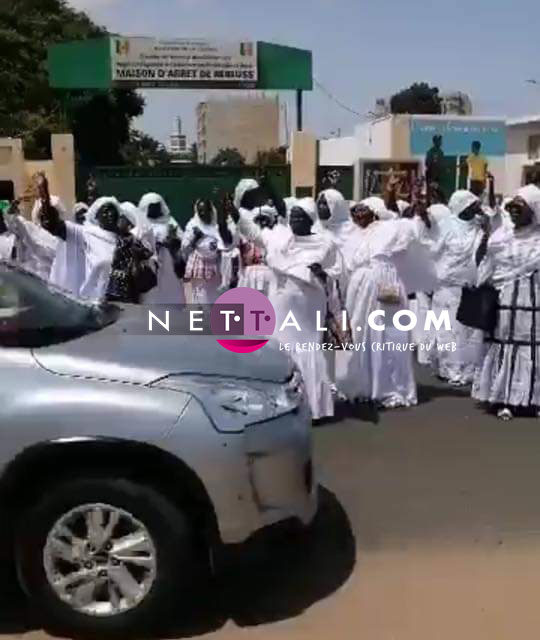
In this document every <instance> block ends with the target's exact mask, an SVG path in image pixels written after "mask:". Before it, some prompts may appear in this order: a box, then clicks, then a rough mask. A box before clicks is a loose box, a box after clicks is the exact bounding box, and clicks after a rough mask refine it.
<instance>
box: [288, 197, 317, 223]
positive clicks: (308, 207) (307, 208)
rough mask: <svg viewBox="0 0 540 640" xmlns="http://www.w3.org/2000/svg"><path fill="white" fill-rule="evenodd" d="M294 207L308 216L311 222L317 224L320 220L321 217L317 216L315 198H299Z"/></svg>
mask: <svg viewBox="0 0 540 640" xmlns="http://www.w3.org/2000/svg"><path fill="white" fill-rule="evenodd" d="M293 207H299V208H300V209H302V211H304V212H305V213H307V214H308V216H309V217H310V218H311V220H312V221H313V222H314V223H315V222H317V221H318V220H319V216H318V214H317V204H316V203H315V200H314V199H313V198H298V199H297V200H296V202H295V203H294V205H293Z"/></svg>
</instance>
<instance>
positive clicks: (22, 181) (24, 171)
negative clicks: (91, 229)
mask: <svg viewBox="0 0 540 640" xmlns="http://www.w3.org/2000/svg"><path fill="white" fill-rule="evenodd" d="M51 150H52V158H51V159H50V160H39V161H38V160H36V161H31V160H26V158H25V157H24V152H23V143H22V140H21V139H19V138H0V200H13V199H14V198H18V199H20V200H21V204H22V207H23V209H24V211H25V212H26V213H27V214H28V213H29V212H30V210H31V208H32V205H33V203H34V199H35V192H34V185H33V176H34V175H35V174H36V173H38V172H43V173H45V175H46V176H47V178H48V180H49V188H50V191H51V193H52V194H54V195H57V196H59V197H60V198H61V200H62V201H63V202H64V204H65V205H66V207H67V209H68V211H69V212H71V211H72V210H73V206H74V205H75V154H74V144H73V136H72V135H71V134H55V135H53V136H52V137H51Z"/></svg>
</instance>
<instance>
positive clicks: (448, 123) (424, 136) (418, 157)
mask: <svg viewBox="0 0 540 640" xmlns="http://www.w3.org/2000/svg"><path fill="white" fill-rule="evenodd" d="M434 135H442V136H443V150H444V152H445V155H446V162H447V163H448V172H447V177H448V181H447V182H448V184H447V185H446V187H447V189H446V190H447V191H451V190H453V189H455V188H458V187H464V186H466V185H467V175H466V171H465V172H464V171H463V169H462V168H461V166H462V163H463V161H464V160H465V158H466V156H467V155H468V153H469V152H470V145H471V143H472V141H474V140H479V141H480V142H481V143H482V152H483V153H484V155H485V156H486V157H487V159H488V163H489V171H490V172H491V173H492V174H493V175H494V176H495V185H496V191H497V193H501V194H511V193H513V192H514V191H515V190H516V189H518V188H519V187H520V186H522V185H523V184H525V183H526V181H527V179H528V176H530V175H531V174H532V173H534V172H540V116H533V117H525V118H517V119H509V120H506V119H505V118H487V117H486V118H481V117H473V116H442V115H441V116H410V115H396V116H385V117H381V118H379V119H374V120H372V121H370V122H366V123H362V124H359V125H358V126H357V127H356V128H355V132H354V135H352V136H347V137H342V138H334V139H329V140H321V141H320V142H319V165H321V166H353V167H354V171H355V181H354V197H355V198H356V199H358V198H361V197H364V196H365V195H368V194H367V193H366V190H367V189H368V187H369V185H370V184H371V182H370V180H371V178H376V177H377V175H378V176H379V177H382V178H384V175H385V174H387V173H388V172H389V171H390V169H392V170H394V171H403V172H405V173H406V172H409V171H410V170H413V169H415V170H416V171H418V172H421V173H423V172H424V169H425V167H424V164H425V156H426V153H427V151H428V149H429V147H430V146H431V144H432V139H433V136H434ZM368 173H369V175H367V174H368ZM375 182H376V181H375Z"/></svg>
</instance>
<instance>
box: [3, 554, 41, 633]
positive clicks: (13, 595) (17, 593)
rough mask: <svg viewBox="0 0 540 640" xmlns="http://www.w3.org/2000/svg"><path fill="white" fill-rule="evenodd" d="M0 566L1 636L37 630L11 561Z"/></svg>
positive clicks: (7, 560)
mask: <svg viewBox="0 0 540 640" xmlns="http://www.w3.org/2000/svg"><path fill="white" fill-rule="evenodd" d="M1 560H2V562H1V564H0V635H8V634H22V633H26V632H28V631H33V630H35V629H37V625H36V624H35V622H33V621H32V616H31V613H30V611H29V610H28V607H27V604H26V600H25V597H24V595H23V593H22V591H21V589H20V588H19V586H18V584H17V578H16V576H15V570H14V569H13V568H12V567H11V559H6V560H5V561H4V558H3V557H2V558H1Z"/></svg>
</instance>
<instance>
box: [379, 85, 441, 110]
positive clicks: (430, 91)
mask: <svg viewBox="0 0 540 640" xmlns="http://www.w3.org/2000/svg"><path fill="white" fill-rule="evenodd" d="M390 111H391V112H392V113H412V114H439V113H441V99H440V98H439V89H438V88H437V87H430V86H429V85H428V84H427V83H426V82H420V83H418V82H415V83H414V84H412V85H411V86H410V87H409V88H408V89H404V90H403V91H400V92H399V93H396V94H395V95H393V96H392V98H391V99H390Z"/></svg>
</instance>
